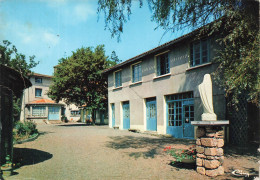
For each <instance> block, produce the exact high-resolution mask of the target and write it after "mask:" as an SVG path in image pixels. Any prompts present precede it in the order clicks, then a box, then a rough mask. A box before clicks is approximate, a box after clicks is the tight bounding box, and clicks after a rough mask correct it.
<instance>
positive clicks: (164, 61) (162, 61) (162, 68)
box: [156, 53, 170, 76]
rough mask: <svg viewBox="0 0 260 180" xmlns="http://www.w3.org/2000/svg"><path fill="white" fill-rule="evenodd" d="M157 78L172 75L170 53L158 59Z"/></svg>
mask: <svg viewBox="0 0 260 180" xmlns="http://www.w3.org/2000/svg"><path fill="white" fill-rule="evenodd" d="M156 65H157V76H161V75H164V74H168V73H170V66H169V57H168V53H164V54H162V55H159V56H157V57H156Z"/></svg>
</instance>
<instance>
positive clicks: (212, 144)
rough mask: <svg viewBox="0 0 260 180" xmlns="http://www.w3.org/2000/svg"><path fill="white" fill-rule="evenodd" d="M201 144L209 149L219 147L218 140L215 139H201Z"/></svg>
mask: <svg viewBox="0 0 260 180" xmlns="http://www.w3.org/2000/svg"><path fill="white" fill-rule="evenodd" d="M201 144H202V145H203V146H207V147H215V146H217V140H216V139H214V138H201Z"/></svg>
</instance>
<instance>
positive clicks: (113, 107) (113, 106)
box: [111, 103, 115, 127]
mask: <svg viewBox="0 0 260 180" xmlns="http://www.w3.org/2000/svg"><path fill="white" fill-rule="evenodd" d="M111 109H112V127H114V126H115V104H114V103H113V104H111Z"/></svg>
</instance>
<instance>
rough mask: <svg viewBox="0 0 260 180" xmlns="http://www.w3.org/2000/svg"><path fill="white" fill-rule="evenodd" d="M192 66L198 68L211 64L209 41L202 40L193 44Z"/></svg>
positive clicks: (191, 51)
mask: <svg viewBox="0 0 260 180" xmlns="http://www.w3.org/2000/svg"><path fill="white" fill-rule="evenodd" d="M190 57H191V58H190V66H197V65H200V64H204V63H207V62H209V43H208V40H207V39H206V40H201V41H198V42H194V43H192V44H191V48H190Z"/></svg>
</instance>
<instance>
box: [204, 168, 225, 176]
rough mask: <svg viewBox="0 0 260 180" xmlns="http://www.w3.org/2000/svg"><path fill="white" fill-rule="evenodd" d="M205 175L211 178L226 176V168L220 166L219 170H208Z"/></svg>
mask: <svg viewBox="0 0 260 180" xmlns="http://www.w3.org/2000/svg"><path fill="white" fill-rule="evenodd" d="M205 174H206V175H207V176H211V177H214V176H218V175H223V174H225V171H224V167H223V166H219V167H218V168H217V169H213V170H206V171H205Z"/></svg>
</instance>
